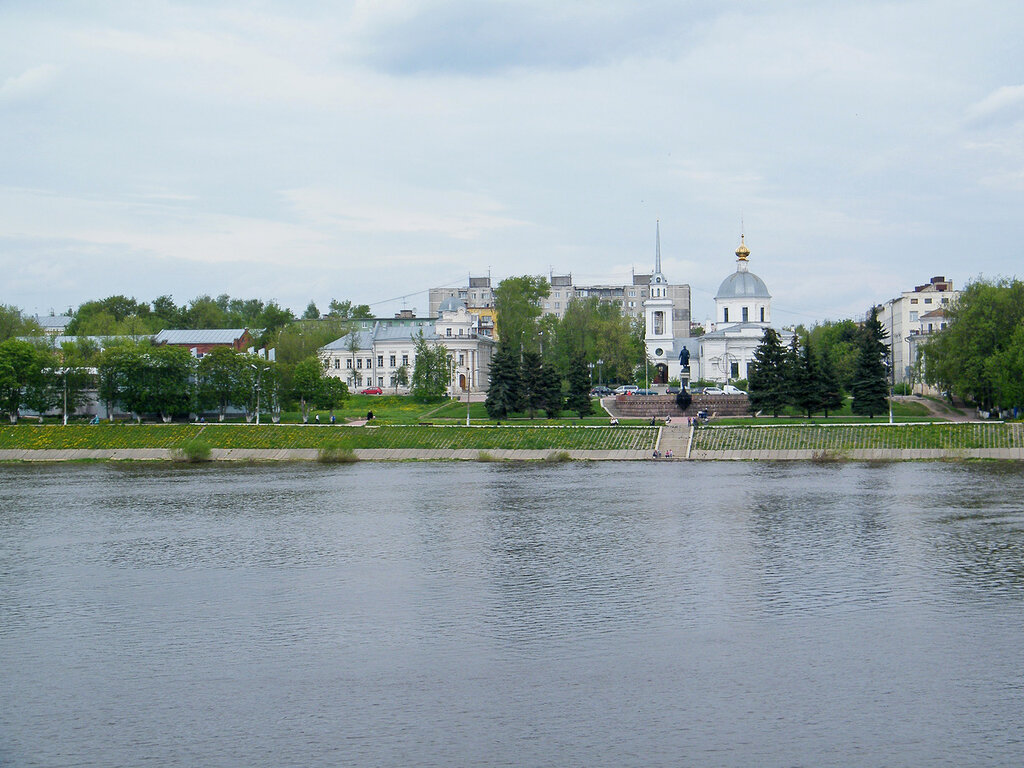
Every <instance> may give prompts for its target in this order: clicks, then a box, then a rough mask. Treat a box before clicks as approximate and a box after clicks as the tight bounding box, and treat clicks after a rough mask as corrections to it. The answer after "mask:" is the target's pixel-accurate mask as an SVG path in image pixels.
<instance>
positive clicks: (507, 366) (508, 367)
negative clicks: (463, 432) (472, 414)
mask: <svg viewBox="0 0 1024 768" xmlns="http://www.w3.org/2000/svg"><path fill="white" fill-rule="evenodd" d="M490 379H491V382H490V386H489V387H488V389H487V400H486V401H485V402H484V407H485V408H486V409H487V415H488V416H490V417H491V418H492V419H505V418H508V415H509V414H510V413H513V412H514V411H515V410H516V407H517V404H518V401H519V359H518V355H514V354H513V353H512V351H511V350H510V349H509V348H508V346H507V345H506V344H499V345H498V349H497V350H496V351H495V352H494V357H492V358H491V375H490Z"/></svg>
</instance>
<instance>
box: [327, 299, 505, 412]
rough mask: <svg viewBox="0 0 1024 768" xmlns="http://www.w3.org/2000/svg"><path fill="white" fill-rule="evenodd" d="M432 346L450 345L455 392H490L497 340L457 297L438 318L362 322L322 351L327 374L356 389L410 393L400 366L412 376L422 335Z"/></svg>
mask: <svg viewBox="0 0 1024 768" xmlns="http://www.w3.org/2000/svg"><path fill="white" fill-rule="evenodd" d="M421 333H422V334H423V338H424V339H425V340H426V342H427V343H428V344H430V345H431V346H437V345H444V347H445V349H447V350H448V358H449V362H450V365H451V374H452V376H451V380H452V383H451V393H452V394H453V395H454V394H457V393H459V392H464V391H466V390H467V389H468V390H469V391H470V392H481V391H486V389H487V386H488V384H489V381H490V379H489V374H490V368H491V357H492V355H493V351H494V344H495V343H494V339H492V338H491V337H490V336H488V335H485V334H483V333H482V332H481V330H480V318H479V317H478V316H477V315H475V314H474V313H472V312H470V311H469V310H468V309H467V308H466V305H465V304H464V303H463V302H462V301H460V300H459V299H457V298H448V299H445V300H444V301H442V302H441V303H440V304H439V305H438V309H437V316H436V317H435V318H434V319H427V318H395V319H375V320H360V321H359V325H358V326H357V330H354V331H352V333H351V334H346V335H345V336H342V337H341V338H340V339H337V340H335V341H332V342H331V343H330V344H327V345H326V346H324V347H322V348H321V349H320V350H319V357H320V360H321V362H322V363H323V365H324V373H325V375H327V376H334V377H336V378H340V379H342V380H344V381H345V382H346V383H347V384H348V385H349V388H350V389H353V390H356V389H359V388H363V387H380V388H382V389H392V390H394V391H395V392H407V391H408V390H409V387H408V384H401V383H400V379H401V378H402V377H401V376H400V375H399V371H400V369H402V368H404V369H405V376H406V378H407V380H408V381H411V380H412V372H413V368H414V367H415V365H416V342H417V340H418V338H419V335H420V334H421Z"/></svg>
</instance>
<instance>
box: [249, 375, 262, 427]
mask: <svg viewBox="0 0 1024 768" xmlns="http://www.w3.org/2000/svg"><path fill="white" fill-rule="evenodd" d="M249 367H250V368H252V369H253V370H254V371H256V426H257V427H258V426H259V425H260V375H261V374H262V373H263V371H262V369H261V368H260V367H259V366H257V365H255V364H253V363H249Z"/></svg>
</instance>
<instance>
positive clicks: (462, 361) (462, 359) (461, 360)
mask: <svg viewBox="0 0 1024 768" xmlns="http://www.w3.org/2000/svg"><path fill="white" fill-rule="evenodd" d="M465 364H466V356H465V355H464V354H462V353H461V352H460V353H459V365H465Z"/></svg>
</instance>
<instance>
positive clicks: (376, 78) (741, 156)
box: [0, 0, 1024, 325]
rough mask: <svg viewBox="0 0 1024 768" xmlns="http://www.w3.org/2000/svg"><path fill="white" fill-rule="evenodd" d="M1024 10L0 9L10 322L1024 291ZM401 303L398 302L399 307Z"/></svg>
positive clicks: (465, 0)
mask: <svg viewBox="0 0 1024 768" xmlns="http://www.w3.org/2000/svg"><path fill="white" fill-rule="evenodd" d="M1022 40H1024V6H1022V5H1021V4H1020V2H1019V0H1006V1H1005V2H985V1H984V0H976V1H975V2H970V3H967V2H962V1H957V2H942V1H941V0H921V1H917V2H914V1H911V2H873V1H872V0H858V2H849V3H843V2H814V1H812V0H805V1H803V2H801V1H800V0H793V1H791V2H763V1H761V0H757V1H751V2H728V1H726V0H695V1H693V2H684V1H682V0H674V1H668V0H665V1H659V0H652V1H649V2H645V1H643V0H628V1H624V2H614V1H612V0H604V1H601V0H595V1H593V2H573V1H570V0H558V2H554V1H553V0H538V1H536V2H532V1H530V2H488V1H487V0H448V1H445V0H436V1H424V2H418V1H416V0H365V1H364V0H359V1H357V2H348V3H346V2H301V1H297V0H290V1H289V2H273V1H271V0H266V1H264V2H244V3H243V2H238V3H231V2H226V3H221V2H216V0H196V2H140V0H124V1H123V2H116V1H115V2H98V1H97V0H89V1H88V2H61V3H39V2H30V1H28V0H26V1H25V2H19V1H18V0H6V1H5V2H3V3H0V142H2V147H3V149H2V152H0V275H2V279H0V286H2V287H0V303H6V304H15V305H16V306H20V307H22V308H23V309H25V310H26V311H28V312H34V311H40V312H49V310H50V309H51V308H53V309H55V310H57V311H58V312H60V311H61V310H64V309H67V307H68V306H77V305H78V304H79V303H81V302H82V301H85V300H87V299H93V298H101V297H104V296H108V295H111V294H115V293H124V294H128V295H133V296H135V297H136V298H138V299H140V300H141V299H145V300H151V299H153V298H155V297H156V296H158V295H160V294H164V293H169V294H172V295H173V296H174V298H175V300H176V301H178V302H179V303H180V302H186V301H187V300H189V299H191V298H193V297H195V296H196V295H198V294H201V293H210V294H212V295H216V294H219V293H228V294H231V295H232V296H237V297H242V298H249V297H259V298H263V299H271V298H274V299H277V300H278V301H280V302H281V303H282V304H284V305H286V306H289V307H291V308H293V309H295V310H296V311H298V312H301V311H302V310H303V309H304V308H305V306H306V304H307V302H308V301H309V300H310V299H313V300H315V301H316V302H317V304H318V306H319V307H320V308H321V309H326V305H327V303H328V301H329V300H330V299H331V298H332V297H336V298H339V299H345V298H348V299H352V300H354V301H356V302H358V303H370V304H372V305H373V308H374V310H375V311H376V312H378V313H379V314H388V313H391V312H393V311H395V310H396V309H399V308H401V307H402V305H403V299H402V298H401V297H403V296H404V297H406V298H405V299H404V304H405V306H407V307H415V308H416V310H417V311H418V312H419V313H421V314H425V311H426V309H427V298H426V289H428V288H430V287H431V286H438V285H454V284H458V283H460V282H463V283H464V282H465V278H466V275H467V274H469V273H473V274H474V275H478V274H486V273H487V271H488V270H490V273H491V275H492V277H493V278H494V279H495V282H496V281H497V280H498V279H500V278H502V277H505V276H508V275H518V274H526V273H530V274H541V273H543V274H548V273H549V271H550V270H553V271H554V272H555V273H556V274H565V273H572V274H573V276H574V277H575V278H576V279H577V281H578V282H619V283H621V282H623V281H628V280H629V279H630V274H631V270H633V269H634V268H635V269H636V271H637V272H649V271H650V269H651V267H652V265H653V260H654V230H655V221H656V220H657V219H660V221H661V235H662V255H663V268H664V272H665V273H666V276H667V277H668V279H669V280H670V281H671V282H678V283H689V284H690V285H691V286H692V289H693V303H694V307H693V317H694V319H695V320H703V319H704V318H705V317H708V316H710V315H711V314H712V311H713V302H712V298H713V296H714V293H715V291H716V290H717V287H718V285H719V283H720V282H721V281H722V279H723V278H725V277H726V276H727V275H728V274H730V273H731V272H732V271H733V269H734V267H735V256H734V254H733V252H734V251H735V249H736V247H737V245H738V244H739V237H740V229H741V221H742V222H743V226H744V228H745V232H746V241H747V245H748V246H749V248H750V250H751V261H750V269H751V271H753V272H755V273H757V274H758V275H760V276H761V277H762V278H763V279H764V280H765V282H766V283H767V284H768V287H769V289H770V290H771V292H772V294H773V296H774V304H773V306H774V319H775V321H776V323H777V324H780V325H788V324H791V323H797V322H803V323H811V322H813V321H815V320H821V319H825V318H833V319H835V318H842V317H851V316H854V315H862V314H863V312H864V311H865V310H866V308H867V307H868V306H869V305H870V304H871V303H873V302H880V301H884V300H885V299H887V298H891V297H892V296H894V295H896V294H897V293H898V292H899V291H901V290H906V289H909V288H911V287H912V286H913V285H915V284H920V283H923V282H927V280H928V278H930V277H931V276H933V275H945V276H946V277H949V278H952V279H953V280H954V281H955V282H956V284H957V286H958V287H959V286H962V285H963V284H964V283H965V282H967V281H969V280H970V279H972V278H975V277H977V276H979V275H983V276H986V277H994V276H999V275H1005V276H1013V275H1015V274H1020V272H1021V267H1020V265H1021V263H1022V261H1021V256H1020V254H1019V244H1020V243H1021V242H1022V241H1024V232H1022V230H1024V225H1022V212H1024V45H1022V43H1021V41H1022ZM391 299H397V301H387V300H391Z"/></svg>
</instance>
